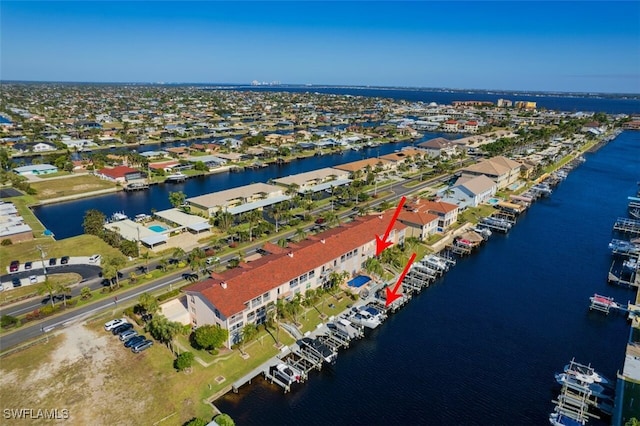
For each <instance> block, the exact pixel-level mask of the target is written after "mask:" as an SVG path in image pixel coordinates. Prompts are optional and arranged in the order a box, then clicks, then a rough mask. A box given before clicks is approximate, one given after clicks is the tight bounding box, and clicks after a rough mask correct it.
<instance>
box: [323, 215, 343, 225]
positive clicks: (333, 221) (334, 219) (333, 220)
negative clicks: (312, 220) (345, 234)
mask: <svg viewBox="0 0 640 426" xmlns="http://www.w3.org/2000/svg"><path fill="white" fill-rule="evenodd" d="M324 220H325V221H326V222H327V225H329V226H334V225H337V224H339V223H340V216H338V215H337V214H336V213H335V212H327V213H325V215H324Z"/></svg>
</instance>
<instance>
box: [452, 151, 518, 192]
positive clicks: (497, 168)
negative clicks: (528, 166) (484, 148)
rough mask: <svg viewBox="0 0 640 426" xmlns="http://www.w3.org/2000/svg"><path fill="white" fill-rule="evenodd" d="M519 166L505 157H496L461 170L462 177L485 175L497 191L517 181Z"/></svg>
mask: <svg viewBox="0 0 640 426" xmlns="http://www.w3.org/2000/svg"><path fill="white" fill-rule="evenodd" d="M521 166H522V165H521V164H520V163H518V162H517V161H513V160H510V159H508V158H507V157H503V156H501V155H500V156H497V157H491V158H488V159H486V160H482V161H480V162H478V163H476V164H472V165H471V166H468V167H465V168H464V169H462V170H461V172H462V176H465V175H468V176H480V175H485V176H487V177H488V178H490V179H491V180H493V181H494V182H495V183H496V185H497V186H498V189H499V190H500V189H504V188H506V187H508V186H509V185H511V184H512V183H514V182H515V181H517V180H518V178H519V177H520V168H521Z"/></svg>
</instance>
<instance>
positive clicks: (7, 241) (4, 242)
mask: <svg viewBox="0 0 640 426" xmlns="http://www.w3.org/2000/svg"><path fill="white" fill-rule="evenodd" d="M11 244H13V241H11V240H10V239H8V238H5V239H4V240H2V242H0V245H3V246H10V245H11Z"/></svg>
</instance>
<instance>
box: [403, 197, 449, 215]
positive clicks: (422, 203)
mask: <svg viewBox="0 0 640 426" xmlns="http://www.w3.org/2000/svg"><path fill="white" fill-rule="evenodd" d="M457 208H458V206H457V205H455V204H451V203H445V202H444V201H429V200H425V199H424V198H418V199H417V200H412V201H410V202H407V204H406V205H405V210H408V211H412V210H413V211H421V212H437V213H442V214H447V213H449V212H452V211H454V210H455V209H457Z"/></svg>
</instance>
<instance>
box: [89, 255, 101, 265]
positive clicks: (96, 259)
mask: <svg viewBox="0 0 640 426" xmlns="http://www.w3.org/2000/svg"><path fill="white" fill-rule="evenodd" d="M101 258H102V256H100V255H99V254H94V255H93V256H91V257H90V258H89V263H98V262H100V259H101Z"/></svg>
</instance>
